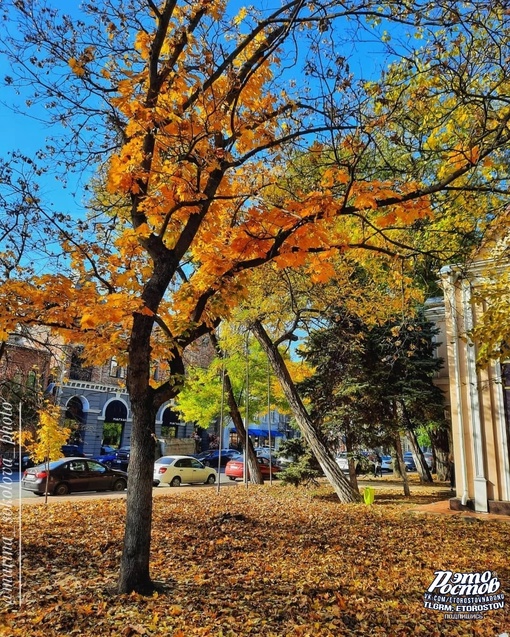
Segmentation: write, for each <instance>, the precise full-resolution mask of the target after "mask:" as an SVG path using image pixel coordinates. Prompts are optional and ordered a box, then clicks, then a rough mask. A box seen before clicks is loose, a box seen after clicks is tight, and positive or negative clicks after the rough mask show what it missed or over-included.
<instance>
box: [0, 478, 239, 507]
mask: <svg viewBox="0 0 510 637" xmlns="http://www.w3.org/2000/svg"><path fill="white" fill-rule="evenodd" d="M224 471H225V470H224V469H222V473H221V476H220V488H223V487H224V486H227V485H234V484H236V483H235V482H232V481H231V480H229V478H227V477H226V476H225V474H224ZM11 480H12V482H11ZM19 481H20V474H19V473H13V474H12V476H9V477H8V478H7V477H6V476H5V475H4V476H3V477H2V475H1V473H0V500H11V501H13V502H18V501H19V500H20V499H21V501H22V503H23V505H25V504H30V503H32V502H41V501H42V502H44V497H41V496H38V495H35V493H32V492H31V491H24V490H23V489H20V483H19ZM237 483H238V484H239V481H238V482H237ZM217 488H218V484H212V485H211V484H194V485H181V486H180V487H179V488H178V489H177V488H173V487H170V486H168V485H161V486H159V487H154V489H153V493H154V495H158V494H163V493H168V492H169V491H170V490H172V491H180V490H187V489H217ZM78 495H79V497H80V498H125V497H126V492H125V491H124V492H122V493H113V492H111V491H110V492H108V491H107V492H104V493H98V492H97V491H90V492H83V493H79V494H71V495H69V496H51V498H50V499H51V501H59V500H68V499H71V500H72V499H73V498H75V499H76V497H77V496H78Z"/></svg>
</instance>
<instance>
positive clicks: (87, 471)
mask: <svg viewBox="0 0 510 637" xmlns="http://www.w3.org/2000/svg"><path fill="white" fill-rule="evenodd" d="M47 476H48V465H46V464H40V465H37V466H36V467H30V468H29V469H26V470H25V472H24V474H23V478H22V480H21V488H22V489H25V490H26V491H32V492H33V493H35V494H36V495H44V493H45V492H46V478H47ZM126 487H127V473H126V472H125V471H117V470H115V469H109V468H108V467H106V466H105V465H103V464H101V463H100V462H97V461H96V460H89V459H87V458H78V457H77V458H61V459H60V460H54V461H53V462H50V463H49V478H48V493H50V494H52V495H67V494H68V493H71V492H74V491H124V489H125V488H126Z"/></svg>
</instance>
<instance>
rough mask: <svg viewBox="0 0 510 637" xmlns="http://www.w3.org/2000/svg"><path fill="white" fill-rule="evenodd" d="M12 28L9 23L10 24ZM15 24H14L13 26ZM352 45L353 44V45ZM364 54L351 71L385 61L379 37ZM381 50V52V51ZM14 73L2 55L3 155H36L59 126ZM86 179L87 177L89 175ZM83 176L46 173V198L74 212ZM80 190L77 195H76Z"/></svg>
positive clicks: (73, 5)
mask: <svg viewBox="0 0 510 637" xmlns="http://www.w3.org/2000/svg"><path fill="white" fill-rule="evenodd" d="M49 4H50V5H51V6H53V7H55V8H58V9H61V10H62V12H63V13H64V12H65V13H73V12H77V13H78V10H77V6H78V3H77V2H70V1H69V0H51V1H50V2H49ZM241 4H242V2H240V1H239V0H234V2H230V3H229V6H233V5H236V6H241ZM8 28H9V25H8ZM11 28H12V27H11ZM349 48H350V47H349ZM362 50H363V54H362V55H360V54H359V52H356V50H355V49H354V47H352V49H351V50H348V51H346V56H347V57H348V58H349V64H350V67H351V71H352V72H354V74H355V75H356V76H365V77H366V76H367V75H370V74H371V73H372V72H373V68H374V66H375V62H376V60H377V61H378V62H382V59H381V56H380V53H381V50H382V49H381V44H380V42H379V43H377V40H376V38H374V40H373V41H372V42H371V43H365V44H364V45H363V46H362ZM378 53H379V55H378ZM8 75H12V71H11V69H10V66H9V63H8V61H7V60H6V58H5V57H4V56H1V55H0V81H1V82H2V92H1V94H0V126H1V130H2V135H1V136H0V157H2V158H5V157H7V155H8V153H9V151H20V152H22V153H24V154H26V155H28V156H30V157H34V158H35V154H36V152H37V150H38V149H41V148H43V147H44V145H45V142H46V141H47V139H48V137H49V136H50V135H52V134H53V135H55V134H56V135H58V128H55V127H54V128H49V127H48V126H47V124H45V123H44V116H45V115H46V113H45V111H44V109H43V108H42V107H41V106H34V107H31V108H30V109H27V107H26V103H25V100H26V98H27V97H28V94H27V95H23V94H17V92H16V90H15V89H14V88H13V87H12V86H9V85H6V84H5V83H4V78H5V76H8ZM27 110H28V115H23V114H21V113H20V112H17V111H27ZM85 181H86V179H85ZM82 187H83V180H82V181H81V182H80V183H78V182H77V180H76V179H74V180H73V179H71V181H70V184H69V186H68V187H67V188H65V187H64V186H63V184H62V183H60V182H58V181H57V180H56V179H55V178H53V177H51V176H49V175H48V176H46V177H45V178H44V182H43V189H42V195H43V199H44V200H46V201H47V202H48V203H51V205H52V206H53V207H54V208H55V209H58V210H60V211H61V212H66V213H72V212H73V211H76V210H77V208H78V207H80V201H81V198H82V196H83V190H82ZM73 190H76V196H73Z"/></svg>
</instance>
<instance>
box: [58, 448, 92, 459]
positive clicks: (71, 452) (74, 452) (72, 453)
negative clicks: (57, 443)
mask: <svg viewBox="0 0 510 637" xmlns="http://www.w3.org/2000/svg"><path fill="white" fill-rule="evenodd" d="M60 450H61V451H62V454H63V455H64V456H65V457H66V458H86V456H85V454H84V453H83V451H82V450H81V449H80V448H79V447H78V445H62V446H61V447H60Z"/></svg>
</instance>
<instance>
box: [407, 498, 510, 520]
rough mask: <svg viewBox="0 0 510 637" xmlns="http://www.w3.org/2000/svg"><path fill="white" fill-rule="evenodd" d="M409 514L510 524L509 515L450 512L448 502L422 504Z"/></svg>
mask: <svg viewBox="0 0 510 637" xmlns="http://www.w3.org/2000/svg"><path fill="white" fill-rule="evenodd" d="M410 511H411V513H425V514H432V515H448V516H457V517H460V518H463V519H471V520H482V521H492V520H497V521H498V522H506V523H507V524H508V523H510V516H509V515H496V514H495V513H475V511H452V509H450V502H449V500H441V501H440V502H432V503H431V504H422V505H420V506H419V507H416V508H412V509H410Z"/></svg>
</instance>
